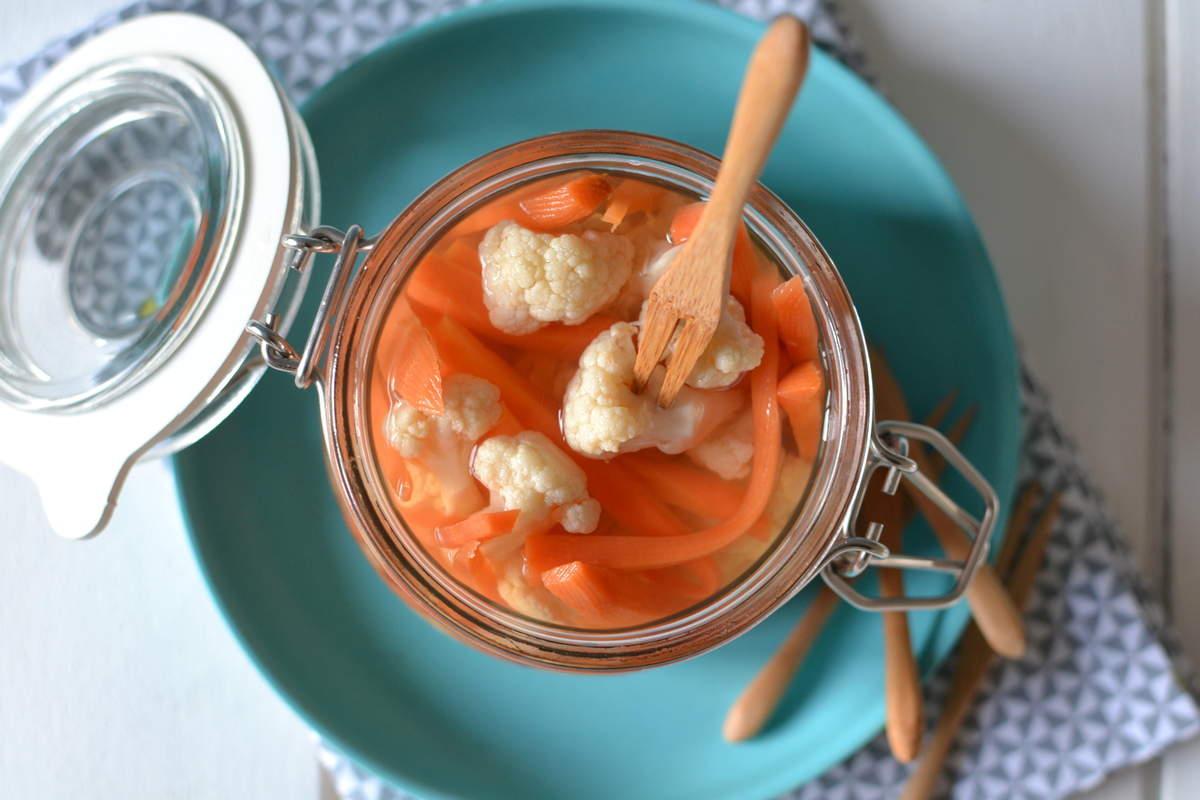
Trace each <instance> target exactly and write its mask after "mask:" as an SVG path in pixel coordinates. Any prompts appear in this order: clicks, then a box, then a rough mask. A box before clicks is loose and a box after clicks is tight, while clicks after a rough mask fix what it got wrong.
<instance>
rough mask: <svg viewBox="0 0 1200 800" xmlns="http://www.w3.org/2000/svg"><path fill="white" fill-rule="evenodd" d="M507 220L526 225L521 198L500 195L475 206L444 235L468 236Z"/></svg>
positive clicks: (526, 220)
mask: <svg viewBox="0 0 1200 800" xmlns="http://www.w3.org/2000/svg"><path fill="white" fill-rule="evenodd" d="M507 220H512V221H513V222H515V223H517V224H518V225H524V226H526V227H528V224H529V218H528V217H527V216H526V215H525V211H524V210H523V209H522V208H521V200H520V198H519V197H517V196H509V197H502V198H500V199H498V200H493V201H491V202H490V203H488V204H486V205H484V206H482V207H481V208H477V209H476V210H474V211H472V212H471V213H470V214H468V215H467V216H465V217H463V218H462V219H461V220H460V221H459V222H458V224H456V225H455V226H454V227H453V228H451V229H450V230H449V232H448V233H447V234H446V235H447V236H470V235H471V234H473V233H482V232H483V231H486V230H487V229H488V228H490V227H492V226H493V225H499V224H500V223H501V222H505V221H507Z"/></svg>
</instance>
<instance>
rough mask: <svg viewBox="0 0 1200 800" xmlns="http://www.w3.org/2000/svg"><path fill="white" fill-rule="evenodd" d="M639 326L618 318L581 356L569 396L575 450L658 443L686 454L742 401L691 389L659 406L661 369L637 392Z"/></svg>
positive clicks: (603, 451) (598, 452)
mask: <svg viewBox="0 0 1200 800" xmlns="http://www.w3.org/2000/svg"><path fill="white" fill-rule="evenodd" d="M635 330H636V328H635V327H634V326H633V325H632V324H631V323H628V322H618V323H616V324H615V325H613V326H612V327H611V328H609V329H608V330H607V331H605V332H604V333H601V334H600V335H599V336H597V337H596V338H595V339H594V340H592V343H591V344H589V345H588V346H587V348H586V349H585V350H584V351H583V355H581V356H580V358H579V369H578V370H577V371H576V372H575V377H573V378H571V382H570V383H568V384H567V392H566V395H565V397H564V398H563V413H562V420H563V433H564V435H565V436H566V439H567V444H569V445H570V446H571V448H572V449H573V450H575V451H576V452H579V453H583V454H584V455H588V456H594V457H599V456H605V455H611V454H614V453H629V452H633V451H635V450H644V449H646V448H649V447H657V448H658V449H659V450H661V451H663V452H664V453H680V452H683V451H684V450H688V449H690V448H692V447H694V446H695V445H696V444H697V443H699V442H701V441H703V440H704V438H705V437H707V436H708V435H709V434H710V433H712V432H713V430H715V429H716V428H717V427H718V426H719V425H720V424H721V423H722V422H724V421H725V420H727V419H728V418H729V417H730V416H732V415H733V414H734V413H735V412H736V411H737V409H738V408H739V407H740V406H741V404H742V396H741V395H740V394H739V393H735V392H702V391H697V390H694V389H687V388H685V389H684V391H682V392H680V393H679V396H678V397H677V399H676V401H675V404H674V405H673V406H671V408H659V407H658V404H657V403H656V402H655V400H654V397H655V396H656V395H657V389H656V385H655V383H656V381H661V380H662V370H661V369H660V370H658V371H657V372H656V373H655V376H654V380H653V381H652V382H651V386H650V387H648V390H647V391H646V392H645V393H643V394H640V395H639V394H635V393H634V391H633V363H634V359H635V358H636V349H635V347H634V344H633V336H634V332H635Z"/></svg>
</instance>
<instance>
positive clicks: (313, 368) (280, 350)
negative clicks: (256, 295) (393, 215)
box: [246, 225, 376, 389]
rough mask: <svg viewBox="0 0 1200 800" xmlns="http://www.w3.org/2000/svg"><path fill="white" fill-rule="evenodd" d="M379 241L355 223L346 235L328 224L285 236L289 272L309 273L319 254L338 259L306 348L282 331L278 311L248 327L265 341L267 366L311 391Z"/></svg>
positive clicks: (262, 345)
mask: <svg viewBox="0 0 1200 800" xmlns="http://www.w3.org/2000/svg"><path fill="white" fill-rule="evenodd" d="M375 242H376V237H367V236H364V235H363V229H362V228H361V227H359V226H358V225H351V226H350V227H349V228H347V229H346V230H345V231H342V230H339V229H338V228H333V227H330V226H328V225H322V226H319V227H317V228H314V229H313V230H311V231H309V232H307V233H292V234H288V235H286V236H284V237H283V240H282V241H281V242H280V244H281V246H282V247H284V248H285V249H286V250H287V259H288V261H287V265H288V269H289V271H294V272H297V273H303V272H304V271H305V270H306V269H308V268H309V265H310V263H311V262H312V259H313V256H316V255H318V254H329V255H333V256H334V261H333V268H332V269H331V270H330V273H329V279H328V280H327V281H326V283H325V293H324V294H323V295H322V296H321V304H320V305H319V306H318V307H317V314H316V316H315V317H314V318H313V323H312V327H311V328H310V329H309V332H308V339H307V341H306V342H305V344H304V349H303V350H300V351H297V350H296V348H295V347H293V346H292V344H291V342H289V341H288V340H287V339H286V338H285V337H284V336H283V335H282V334H281V333H280V332H279V330H278V325H279V318H278V316H277V315H276V314H275V313H274V312H270V313H267V314H265V315H264V316H263V318H262V319H261V320H257V319H254V320H250V322H248V323H246V332H247V333H249V334H250V335H251V336H253V337H254V338H255V339H257V340H258V342H259V350H260V352H261V353H262V357H263V360H264V361H266V363H267V366H269V367H271V368H272V369H277V370H279V371H281V372H289V373H291V374H293V375H294V376H295V380H296V386H297V387H298V388H300V389H307V388H308V387H309V386H312V384H313V383H314V382H315V381H316V378H317V365H318V363H319V361H320V358H321V356H322V354H323V353H324V352H325V348H326V347H327V346H328V343H329V336H330V332H331V328H332V323H333V320H335V319H336V318H337V316H338V315H339V314H340V313H341V310H342V306H343V305H344V304H345V299H346V287H347V286H348V285H349V283H350V276H351V274H352V273H353V272H354V265H355V263H356V262H357V261H358V257H359V256H360V255H363V254H366V253H369V252H370V251H371V248H372V247H374V246H375Z"/></svg>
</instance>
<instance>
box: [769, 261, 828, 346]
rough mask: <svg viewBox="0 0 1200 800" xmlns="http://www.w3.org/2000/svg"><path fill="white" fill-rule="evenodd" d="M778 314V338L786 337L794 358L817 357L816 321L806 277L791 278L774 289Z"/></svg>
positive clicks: (783, 338) (785, 341) (786, 344)
mask: <svg viewBox="0 0 1200 800" xmlns="http://www.w3.org/2000/svg"><path fill="white" fill-rule="evenodd" d="M771 301H772V302H773V303H774V304H775V314H776V316H777V317H778V318H779V338H780V339H782V340H783V345H784V347H786V348H787V351H788V355H789V356H790V357H791V359H792V361H793V362H795V363H797V364H800V363H802V362H804V361H812V360H813V359H815V358H816V357H817V321H816V320H815V319H814V318H813V312H812V304H811V303H810V302H809V301H808V292H806V291H805V290H804V281H803V280H801V279H800V278H791V279H790V280H788V281H785V282H784V283H783V284H782V285H780V286H779V287H778V288H777V289H776V290H775V291H774V292H772V293H771Z"/></svg>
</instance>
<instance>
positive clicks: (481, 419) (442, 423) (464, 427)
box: [383, 374, 500, 516]
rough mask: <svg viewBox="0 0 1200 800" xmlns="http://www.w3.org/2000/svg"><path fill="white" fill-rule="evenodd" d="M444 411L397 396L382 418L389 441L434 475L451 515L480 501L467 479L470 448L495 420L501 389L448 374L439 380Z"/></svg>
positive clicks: (471, 508) (464, 511) (480, 380)
mask: <svg viewBox="0 0 1200 800" xmlns="http://www.w3.org/2000/svg"><path fill="white" fill-rule="evenodd" d="M442 398H443V400H444V403H445V410H444V412H443V413H442V414H440V415H431V414H427V413H425V412H424V411H421V410H420V409H417V408H414V407H413V406H411V405H409V404H408V403H406V402H404V401H403V400H397V401H396V402H395V403H394V404H393V405H392V407H391V409H390V410H389V411H388V414H387V417H386V418H385V419H384V423H383V424H384V435H385V437H386V438H387V441H388V443H389V444H390V445H391V446H392V447H394V448H395V449H396V450H397V452H399V453H400V455H402V456H404V457H405V458H411V459H415V460H417V461H418V462H420V463H421V464H422V465H424V466H425V467H426V468H427V469H428V470H429V471H430V472H431V473H432V474H433V478H434V479H435V480H436V482H437V484H438V486H439V488H440V494H441V501H442V505H443V507H444V509H445V510H446V512H447V513H449V514H450V515H452V516H460V515H466V514H469V513H471V512H472V511H475V510H477V509H478V508H479V507H480V506H481V505H482V504H483V497H482V495H481V494H480V492H479V487H477V486H476V485H475V482H474V481H473V480H471V473H470V461H471V447H472V446H473V445H474V444H475V442H476V441H477V440H478V439H479V437H481V436H483V434H485V433H487V431H488V430H489V429H490V428H491V427H492V426H493V425H495V424H496V422H497V421H499V419H500V390H499V389H497V388H496V387H495V386H493V385H492V384H490V383H488V382H487V381H485V380H484V379H483V378H477V377H475V376H474V375H464V374H456V375H451V376H450V377H449V378H447V379H446V380H445V382H444V383H443V385H442Z"/></svg>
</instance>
